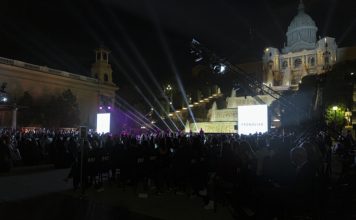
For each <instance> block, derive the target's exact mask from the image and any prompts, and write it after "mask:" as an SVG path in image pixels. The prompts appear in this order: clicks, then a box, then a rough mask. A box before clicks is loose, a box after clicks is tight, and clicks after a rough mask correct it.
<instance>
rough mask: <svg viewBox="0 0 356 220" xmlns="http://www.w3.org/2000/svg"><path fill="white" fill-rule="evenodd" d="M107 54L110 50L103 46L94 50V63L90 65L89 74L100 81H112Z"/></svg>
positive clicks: (110, 82)
mask: <svg viewBox="0 0 356 220" xmlns="http://www.w3.org/2000/svg"><path fill="white" fill-rule="evenodd" d="M109 54H110V51H109V50H108V49H105V48H104V47H100V48H98V49H96V50H95V63H93V65H92V67H91V76H92V77H93V78H95V79H98V80H99V82H100V83H109V84H112V83H113V82H112V69H111V65H110V64H109Z"/></svg>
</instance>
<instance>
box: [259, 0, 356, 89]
mask: <svg viewBox="0 0 356 220" xmlns="http://www.w3.org/2000/svg"><path fill="white" fill-rule="evenodd" d="M317 31H318V27H317V26H316V24H315V22H314V20H313V19H312V18H311V17H310V16H309V15H308V14H307V13H306V12H305V7H304V4H303V1H302V0H301V1H300V3H299V7H298V13H297V15H296V16H295V17H294V18H293V19H292V21H291V23H290V25H289V26H288V30H287V33H286V37H287V44H286V45H285V46H284V48H283V49H282V50H281V51H280V50H279V49H277V48H274V47H268V48H266V49H265V51H264V54H263V58H262V65H263V72H264V82H265V83H266V84H267V85H269V86H272V87H273V88H274V89H276V90H288V89H294V90H295V89H298V84H299V83H300V82H301V79H302V78H303V77H304V76H306V75H309V74H321V73H324V72H326V71H327V70H329V69H330V68H331V67H332V66H333V65H334V64H335V63H337V62H340V61H343V60H347V59H355V58H356V56H355V54H356V53H355V48H338V46H337V44H336V42H335V38H332V37H327V36H326V37H323V38H320V37H319V39H317ZM350 52H351V53H350Z"/></svg>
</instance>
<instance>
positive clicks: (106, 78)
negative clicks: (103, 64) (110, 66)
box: [104, 74, 109, 82]
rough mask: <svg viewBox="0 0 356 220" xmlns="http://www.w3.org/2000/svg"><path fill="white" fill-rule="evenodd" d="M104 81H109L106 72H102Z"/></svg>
mask: <svg viewBox="0 0 356 220" xmlns="http://www.w3.org/2000/svg"><path fill="white" fill-rule="evenodd" d="M104 81H105V82H107V81H109V76H108V74H104Z"/></svg>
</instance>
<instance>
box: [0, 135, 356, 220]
mask: <svg viewBox="0 0 356 220" xmlns="http://www.w3.org/2000/svg"><path fill="white" fill-rule="evenodd" d="M337 141H338V142H337V143H338V144H336V145H335V144H333V141H332V139H331V137H330V135H329V134H328V133H327V132H326V131H318V132H314V133H313V134H312V135H309V136H298V135H296V133H288V134H286V133H284V134H283V135H282V134H279V133H275V134H272V133H266V134H253V135H248V136H243V135H242V136H240V135H237V134H219V135H212V134H204V133H203V132H201V133H200V134H192V133H190V134H184V133H157V134H142V135H130V134H121V135H117V136H115V135H109V134H105V135H98V134H95V133H91V134H88V137H87V138H85V139H83V140H82V139H80V138H79V136H78V132H76V131H57V132H55V131H48V130H41V131H38V130H37V131H29V132H21V131H16V132H14V131H13V132H10V131H6V130H5V131H3V132H2V136H1V146H0V156H1V158H0V160H1V163H2V164H1V167H2V169H3V170H4V168H5V169H6V168H7V167H10V166H11V165H8V166H7V167H6V166H4V164H6V161H13V162H12V163H15V164H16V163H22V164H26V165H34V164H38V163H41V162H43V161H45V162H48V163H53V164H55V166H56V167H58V168H61V167H71V169H70V173H69V174H68V176H67V179H72V180H73V187H74V189H79V188H81V189H82V190H86V189H88V188H89V187H95V188H96V189H97V190H98V191H100V190H103V186H104V182H105V181H108V182H110V183H116V184H118V185H119V186H121V187H127V186H131V187H134V189H135V191H136V192H137V195H138V196H139V197H142V198H146V197H148V196H149V195H151V194H156V195H160V194H162V193H167V192H173V193H176V194H184V195H188V196H193V197H194V196H200V197H201V198H202V199H204V201H205V204H206V205H205V207H204V208H205V209H213V210H214V209H216V206H217V204H228V205H229V206H231V207H232V208H233V210H238V209H239V210H240V211H241V212H240V213H245V214H246V216H257V218H258V217H259V216H260V217H261V216H263V219H269V218H270V219H273V218H274V217H280V218H281V219H288V218H289V217H290V216H311V217H314V216H319V217H320V216H321V215H322V213H323V211H322V209H323V207H325V202H326V201H327V199H326V196H327V190H328V187H329V186H330V184H331V182H332V181H335V180H333V178H334V179H335V171H334V172H333V170H332V157H333V155H338V158H339V162H340V164H341V170H340V172H339V173H338V174H337V177H336V179H337V180H336V181H347V182H348V183H349V184H350V185H352V184H353V186H354V182H353V183H352V178H350V176H352V175H354V172H355V163H356V161H355V159H354V158H355V156H354V150H355V148H354V140H353V138H352V136H351V134H350V133H348V134H347V135H345V136H340V138H339V139H338V140H337ZM7 164H11V163H7ZM353 177H354V176H353ZM353 181H354V180H353ZM261 218H262V217H261ZM289 219H291V218H289Z"/></svg>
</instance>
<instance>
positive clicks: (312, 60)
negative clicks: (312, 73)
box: [309, 57, 315, 66]
mask: <svg viewBox="0 0 356 220" xmlns="http://www.w3.org/2000/svg"><path fill="white" fill-rule="evenodd" d="M309 65H310V66H315V58H314V57H310V58H309Z"/></svg>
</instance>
